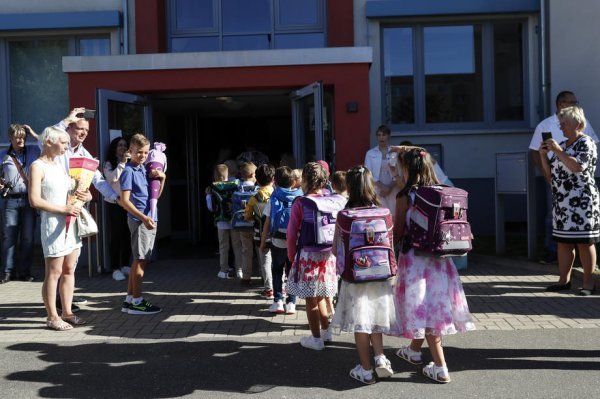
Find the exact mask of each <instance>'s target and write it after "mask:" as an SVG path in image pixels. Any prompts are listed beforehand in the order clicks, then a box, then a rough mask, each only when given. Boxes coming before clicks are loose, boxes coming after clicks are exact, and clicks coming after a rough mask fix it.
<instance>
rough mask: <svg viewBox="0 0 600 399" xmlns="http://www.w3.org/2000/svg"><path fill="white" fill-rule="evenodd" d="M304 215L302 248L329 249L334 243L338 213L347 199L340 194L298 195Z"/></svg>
mask: <svg viewBox="0 0 600 399" xmlns="http://www.w3.org/2000/svg"><path fill="white" fill-rule="evenodd" d="M297 201H300V204H302V211H303V213H304V216H303V218H302V224H301V225H300V236H299V237H298V253H300V248H301V249H303V250H305V251H308V252H318V251H323V250H328V249H330V248H331V245H332V244H333V234H334V232H335V221H336V219H337V213H338V212H339V211H341V210H342V209H344V206H346V202H347V199H346V198H344V197H342V196H341V195H338V194H333V195H320V196H312V195H311V196H304V197H298V199H297Z"/></svg>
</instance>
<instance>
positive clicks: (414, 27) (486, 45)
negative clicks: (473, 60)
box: [379, 17, 531, 132]
mask: <svg viewBox="0 0 600 399" xmlns="http://www.w3.org/2000/svg"><path fill="white" fill-rule="evenodd" d="M501 23H518V24H521V27H522V29H521V43H522V66H521V69H522V70H521V73H522V78H523V80H522V85H523V99H522V100H523V119H522V120H519V121H496V120H495V114H496V112H495V111H496V109H495V106H496V104H495V102H496V93H495V74H494V24H501ZM465 25H470V26H474V25H481V43H482V49H481V57H482V62H481V68H482V71H481V73H482V96H483V120H482V121H476V122H442V123H431V122H429V123H428V122H426V119H425V118H426V103H425V101H426V98H425V93H426V87H425V54H424V53H425V48H424V30H425V28H427V27H439V26H449V27H451V26H465ZM379 28H380V36H379V37H380V38H381V40H380V54H381V69H380V71H381V72H380V73H381V75H380V76H381V83H380V84H381V104H382V106H381V120H383V121H385V123H387V124H388V125H389V126H390V128H391V129H392V130H394V131H400V132H402V131H414V132H426V131H450V130H474V129H486V130H490V129H513V128H526V127H528V126H529V121H530V119H531V112H530V102H531V98H530V93H529V90H528V88H529V84H530V77H529V69H530V68H529V59H528V57H527V54H528V53H529V41H528V40H527V33H528V29H529V26H528V20H527V18H525V17H519V18H489V19H455V20H443V21H441V20H433V21H432V20H426V21H414V22H413V21H409V22H395V23H394V22H386V23H381V24H380V27H379ZM389 28H410V29H411V31H412V49H413V91H414V98H413V101H414V103H413V107H414V120H415V122H414V123H391V116H388V114H387V112H388V111H387V110H388V107H389V104H388V102H387V89H386V84H385V79H386V76H385V69H384V68H385V56H386V54H385V52H384V51H385V45H384V30H385V29H389Z"/></svg>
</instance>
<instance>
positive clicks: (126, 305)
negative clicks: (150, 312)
mask: <svg viewBox="0 0 600 399" xmlns="http://www.w3.org/2000/svg"><path fill="white" fill-rule="evenodd" d="M129 309H131V304H130V303H129V302H127V301H123V304H122V305H121V312H123V313H128V312H129Z"/></svg>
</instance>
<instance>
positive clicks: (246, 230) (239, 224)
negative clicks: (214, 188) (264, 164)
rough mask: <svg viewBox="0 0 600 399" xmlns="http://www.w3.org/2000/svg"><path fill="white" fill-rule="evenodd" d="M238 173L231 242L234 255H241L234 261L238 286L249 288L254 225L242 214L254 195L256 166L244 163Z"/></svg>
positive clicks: (233, 198) (233, 200)
mask: <svg viewBox="0 0 600 399" xmlns="http://www.w3.org/2000/svg"><path fill="white" fill-rule="evenodd" d="M239 172H240V178H241V180H242V181H241V183H240V184H239V186H238V188H237V190H236V191H234V193H233V196H232V204H233V210H232V212H233V216H232V219H231V228H232V230H231V242H232V245H233V250H234V253H240V254H241V256H240V258H239V259H238V257H237V256H236V259H235V268H236V273H237V276H238V277H239V278H240V279H241V280H240V284H241V285H242V286H245V287H249V286H250V285H252V283H251V281H252V280H251V279H252V253H253V250H254V240H253V238H252V235H253V230H254V223H253V222H248V221H246V219H245V217H244V214H245V211H246V205H247V204H248V202H249V201H250V198H252V197H253V196H254V195H255V194H256V187H255V185H256V176H255V173H256V166H255V165H254V164H253V163H252V162H246V163H244V164H242V166H241V167H240V171H239ZM236 250H237V252H236Z"/></svg>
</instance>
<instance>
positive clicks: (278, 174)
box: [275, 166, 294, 188]
mask: <svg viewBox="0 0 600 399" xmlns="http://www.w3.org/2000/svg"><path fill="white" fill-rule="evenodd" d="M275 184H277V187H281V188H290V187H292V184H294V175H293V170H292V168H290V167H289V166H280V167H278V168H277V169H275Z"/></svg>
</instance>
